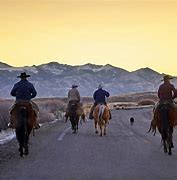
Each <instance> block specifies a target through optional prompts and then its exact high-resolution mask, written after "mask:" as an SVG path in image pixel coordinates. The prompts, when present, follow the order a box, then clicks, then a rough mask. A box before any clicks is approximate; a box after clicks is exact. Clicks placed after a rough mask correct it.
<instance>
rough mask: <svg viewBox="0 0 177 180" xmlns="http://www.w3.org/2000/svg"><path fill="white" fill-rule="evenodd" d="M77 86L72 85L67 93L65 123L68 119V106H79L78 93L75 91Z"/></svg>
mask: <svg viewBox="0 0 177 180" xmlns="http://www.w3.org/2000/svg"><path fill="white" fill-rule="evenodd" d="M77 87H78V85H76V84H73V85H72V86H71V89H70V90H69V91H68V105H67V108H66V114H65V117H66V119H65V121H67V119H68V117H69V110H70V105H71V104H72V103H76V104H77V105H79V104H80V93H79V91H78V89H77Z"/></svg>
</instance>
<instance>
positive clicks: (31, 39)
mask: <svg viewBox="0 0 177 180" xmlns="http://www.w3.org/2000/svg"><path fill="white" fill-rule="evenodd" d="M176 9H177V1H170V2H169V1H167V0H155V1H150V0H141V1H140V0H135V1H134V0H125V1H124V0H111V1H109V0H85V1H81V0H57V1H56V0H52V1H50V0H42V1H41V0H30V1H28V0H13V1H11V0H0V18H1V22H0V26H1V29H0V39H1V42H0V46H1V48H0V60H1V61H3V62H4V63H7V64H9V65H11V66H14V67H24V66H32V65H40V64H46V63H48V62H51V61H53V60H54V61H56V62H58V63H61V64H68V65H71V66H77V65H84V64H87V63H91V64H96V65H105V64H111V65H112V66H115V67H119V68H122V69H125V70H127V71H130V72H131V71H135V70H137V69H141V68H146V67H148V68H150V69H153V70H154V71H157V72H159V73H164V74H170V75H173V76H177V71H176V67H177V53H176V47H177V23H176V19H177V11H176Z"/></svg>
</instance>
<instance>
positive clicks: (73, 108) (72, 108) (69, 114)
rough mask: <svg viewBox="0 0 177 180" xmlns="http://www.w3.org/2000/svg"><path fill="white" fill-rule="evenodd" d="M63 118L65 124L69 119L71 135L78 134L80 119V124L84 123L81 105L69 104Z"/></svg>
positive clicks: (73, 102)
mask: <svg viewBox="0 0 177 180" xmlns="http://www.w3.org/2000/svg"><path fill="white" fill-rule="evenodd" d="M65 118H66V119H65V122H67V119H68V118H69V120H70V122H71V127H72V130H73V133H74V134H76V133H77V132H78V124H79V120H80V118H81V120H80V124H82V121H83V122H86V121H85V114H84V111H83V107H82V104H81V103H78V102H77V101H71V102H69V105H68V107H67V109H66V114H65Z"/></svg>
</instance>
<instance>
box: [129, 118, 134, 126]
mask: <svg viewBox="0 0 177 180" xmlns="http://www.w3.org/2000/svg"><path fill="white" fill-rule="evenodd" d="M133 123H134V118H133V117H131V118H130V125H133Z"/></svg>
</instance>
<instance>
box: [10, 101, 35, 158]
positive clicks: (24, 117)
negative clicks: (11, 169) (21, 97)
mask: <svg viewBox="0 0 177 180" xmlns="http://www.w3.org/2000/svg"><path fill="white" fill-rule="evenodd" d="M11 118H13V119H14V122H15V133H16V138H17V140H18V143H19V153H20V156H21V157H23V155H28V154H29V149H28V144H29V135H30V133H31V131H32V129H33V127H34V125H35V118H36V114H35V112H34V110H33V107H32V104H31V103H30V102H29V101H19V102H16V103H15V107H14V108H13V110H12V112H11Z"/></svg>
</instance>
